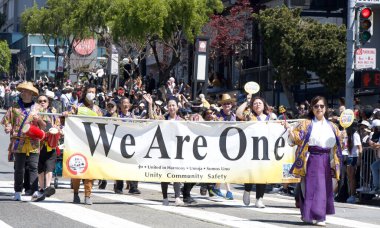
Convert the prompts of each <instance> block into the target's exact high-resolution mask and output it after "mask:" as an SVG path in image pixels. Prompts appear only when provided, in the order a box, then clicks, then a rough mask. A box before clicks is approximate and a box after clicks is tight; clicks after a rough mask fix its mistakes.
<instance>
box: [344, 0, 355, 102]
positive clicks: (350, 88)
mask: <svg viewBox="0 0 380 228" xmlns="http://www.w3.org/2000/svg"><path fill="white" fill-rule="evenodd" d="M347 7H348V9H347V36H346V41H347V50H346V108H350V109H352V108H353V107H354V50H355V31H356V23H355V0H348V6H347Z"/></svg>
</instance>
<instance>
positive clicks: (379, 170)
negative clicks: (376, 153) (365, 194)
mask: <svg viewBox="0 0 380 228" xmlns="http://www.w3.org/2000/svg"><path fill="white" fill-rule="evenodd" d="M371 172H372V177H373V186H374V187H375V188H379V187H380V160H377V161H375V162H374V163H372V165H371Z"/></svg>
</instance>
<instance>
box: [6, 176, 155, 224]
mask: <svg viewBox="0 0 380 228" xmlns="http://www.w3.org/2000/svg"><path fill="white" fill-rule="evenodd" d="M9 186H10V183H4V182H0V192H5V193H13V189H11V188H8V187H9ZM22 198H23V201H28V202H29V203H31V204H33V205H35V206H38V207H40V208H43V209H46V210H48V211H51V212H54V213H57V214H59V215H61V216H64V217H67V218H70V219H72V220H75V221H78V222H81V223H84V224H87V225H89V226H93V227H98V228H103V227H137V228H146V227H148V226H145V225H141V224H138V223H135V222H131V221H128V220H126V219H122V218H119V217H116V216H112V215H109V214H105V213H102V212H99V211H95V210H91V209H88V208H85V207H82V206H78V205H74V204H72V203H67V202H65V201H62V200H59V199H56V198H52V197H50V198H49V200H47V201H42V202H31V201H30V199H31V197H30V196H23V197H22ZM0 222H1V220H0ZM0 227H3V226H2V224H1V223H0ZM4 227H6V226H4Z"/></svg>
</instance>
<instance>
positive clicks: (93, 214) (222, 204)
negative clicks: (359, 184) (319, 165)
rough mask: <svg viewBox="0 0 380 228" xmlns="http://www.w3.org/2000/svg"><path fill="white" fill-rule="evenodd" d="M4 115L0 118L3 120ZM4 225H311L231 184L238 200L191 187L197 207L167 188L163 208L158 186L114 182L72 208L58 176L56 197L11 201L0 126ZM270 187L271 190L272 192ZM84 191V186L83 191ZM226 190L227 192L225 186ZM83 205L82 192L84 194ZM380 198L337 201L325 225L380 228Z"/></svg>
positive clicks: (287, 202) (288, 205) (295, 212)
mask: <svg viewBox="0 0 380 228" xmlns="http://www.w3.org/2000/svg"><path fill="white" fill-rule="evenodd" d="M1 118H2V115H0V119H1ZM0 142H1V146H0V227H1V228H2V227H38V228H40V227H165V228H167V227H207V228H210V227H211V228H212V227H226V226H227V227H300V226H301V227H308V226H309V225H306V224H304V223H303V222H301V220H300V213H299V209H297V208H295V205H294V199H293V197H292V196H287V195H280V194H276V193H268V192H267V193H266V194H265V196H264V202H265V204H266V206H267V207H266V208H264V209H258V208H255V207H254V202H255V193H254V192H252V193H251V202H252V203H251V205H250V206H248V207H247V206H244V205H243V203H242V193H243V186H242V185H233V189H232V191H233V193H234V197H235V199H234V200H226V199H224V198H220V197H218V198H217V197H208V196H202V195H200V194H199V187H198V186H195V187H194V188H193V192H192V194H193V196H194V198H195V199H196V200H197V201H198V204H196V205H190V206H185V207H175V206H173V204H174V198H173V197H174V194H173V190H172V189H173V188H172V186H169V193H170V196H169V200H170V203H171V206H162V195H161V190H160V184H159V183H139V188H140V190H141V192H142V194H141V195H129V194H128V193H127V190H124V194H121V195H119V194H114V193H113V190H112V186H113V185H112V181H110V182H109V184H108V186H107V188H106V190H99V189H98V187H97V186H96V183H97V181H95V185H94V188H93V195H92V201H93V202H94V204H93V205H91V206H86V205H83V204H72V197H73V193H72V190H71V189H70V184H69V180H67V179H63V178H59V188H58V189H57V192H56V194H55V195H53V196H52V197H50V198H47V199H46V200H45V201H42V202H38V203H34V202H30V197H28V196H23V200H24V201H23V202H15V201H12V196H13V173H12V172H13V166H12V165H13V164H12V163H9V162H7V160H6V157H7V156H6V154H7V152H6V148H7V146H8V142H9V136H8V135H5V134H4V131H3V128H2V127H0ZM269 190H270V188H268V191H269ZM81 191H83V188H81ZM222 191H223V192H225V190H224V189H223V187H222ZM80 196H81V198H82V201H83V197H84V196H83V193H80ZM379 202H380V199H379V198H377V199H373V200H372V201H371V204H373V205H371V206H370V205H363V204H346V203H335V207H336V214H335V215H333V216H328V218H327V227H361V228H370V227H380V216H379V213H380V203H379Z"/></svg>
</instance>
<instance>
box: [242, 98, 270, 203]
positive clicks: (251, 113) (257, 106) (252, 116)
mask: <svg viewBox="0 0 380 228" xmlns="http://www.w3.org/2000/svg"><path fill="white" fill-rule="evenodd" d="M236 116H237V117H238V118H239V119H240V120H243V121H269V120H273V119H272V118H271V116H270V114H269V111H268V105H267V103H266V102H265V100H264V98H262V97H253V98H251V100H250V102H249V106H248V104H247V102H244V103H243V104H241V105H240V106H239V108H238V109H237V110H236ZM252 187H253V184H248V183H246V184H244V194H243V203H244V205H246V206H249V204H250V203H251V196H250V192H251V190H252ZM265 188H266V184H256V203H255V206H256V207H257V208H265V204H264V202H263V197H264V193H265Z"/></svg>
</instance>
